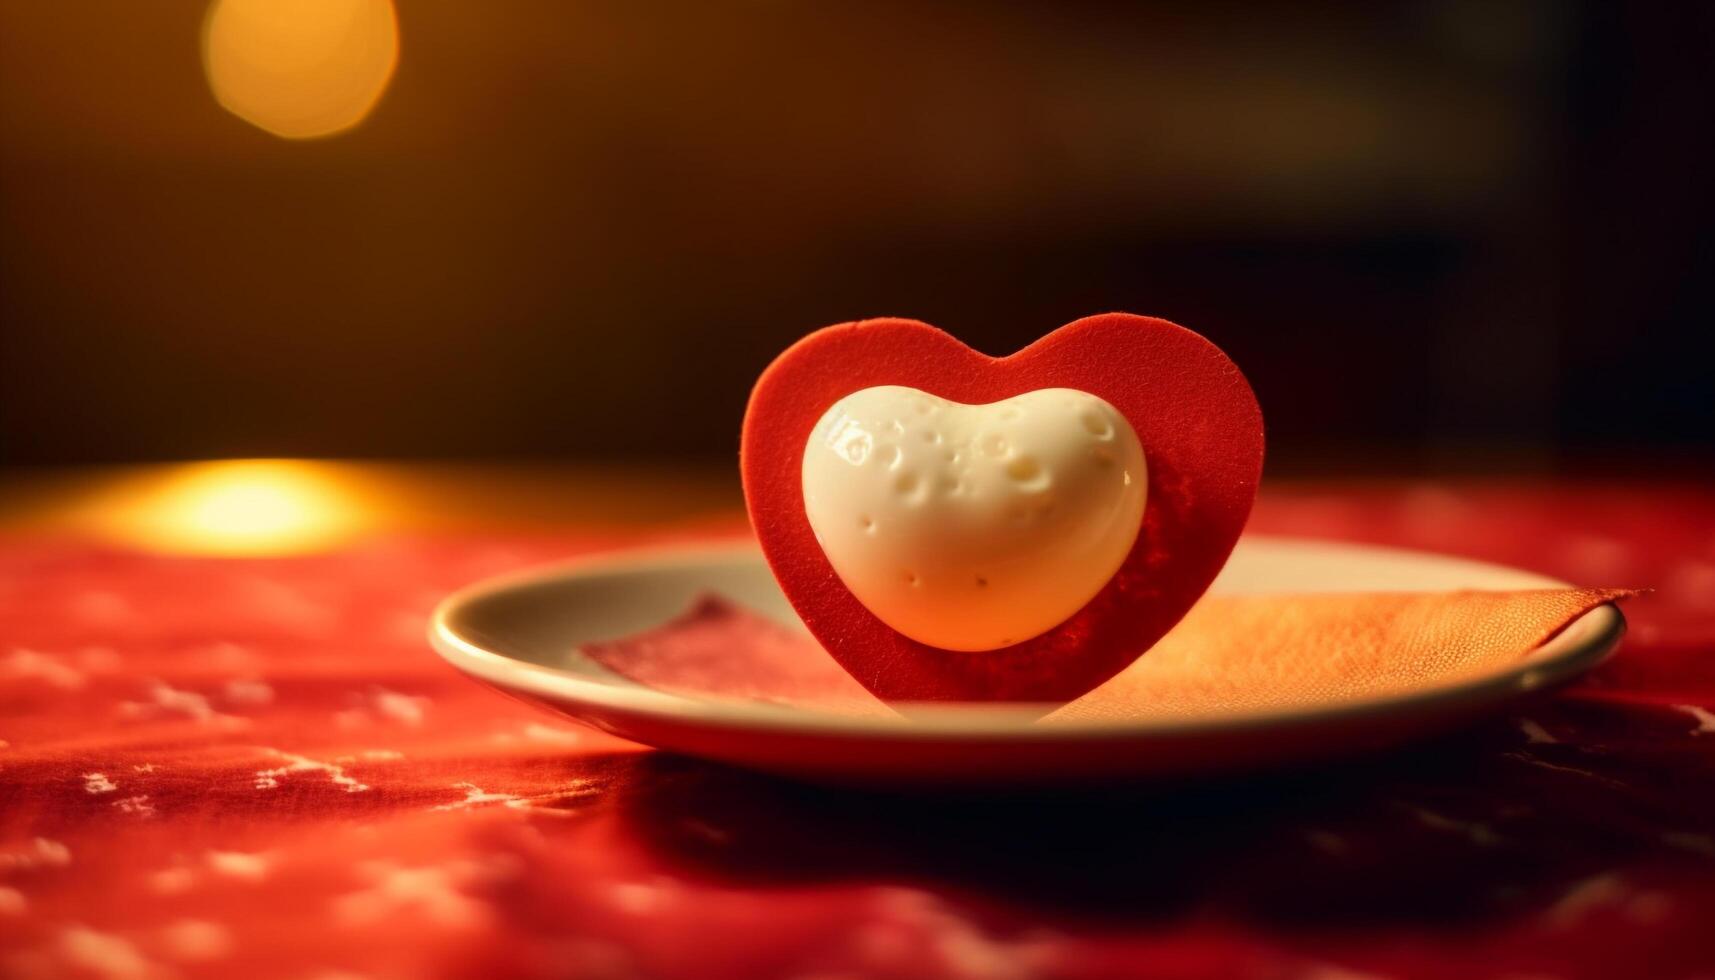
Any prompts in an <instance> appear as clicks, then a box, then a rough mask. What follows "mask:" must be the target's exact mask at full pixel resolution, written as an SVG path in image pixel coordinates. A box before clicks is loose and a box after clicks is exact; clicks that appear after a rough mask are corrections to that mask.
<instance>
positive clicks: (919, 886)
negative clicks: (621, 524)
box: [0, 485, 1715, 980]
mask: <svg viewBox="0 0 1715 980" xmlns="http://www.w3.org/2000/svg"><path fill="white" fill-rule="evenodd" d="M1702 489H1703V488H1697V487H1690V486H1682V487H1680V488H1678V489H1660V488H1656V489H1651V488H1647V487H1636V488H1625V487H1588V486H1586V487H1577V488H1565V489H1546V488H1543V487H1532V486H1516V487H1508V486H1495V485H1484V486H1474V485H1467V486H1430V485H1420V486H1400V485H1387V486H1375V487H1370V488H1363V487H1352V486H1346V487H1330V488H1327V489H1326V490H1318V489H1315V488H1309V487H1300V488H1297V489H1291V490H1287V491H1282V492H1277V493H1274V494H1272V495H1266V496H1265V498H1264V500H1263V501H1262V502H1261V503H1260V505H1259V512H1258V515H1257V517H1256V519H1255V520H1254V522H1253V527H1254V528H1256V529H1259V530H1267V531H1274V532H1288V533H1299V534H1310V535H1319V536H1327V537H1335V538H1342V539H1348V540H1361V541H1372V542H1380V543H1388V544H1397V545H1404V546H1411V547H1421V548H1429V549H1433V550H1439V551H1446V552H1453V553H1459V554H1465V555H1471V556H1475V557H1480V558H1488V559H1494V560H1499V561H1505V562H1509V563H1513V564H1517V565H1522V566H1524V567H1528V568H1532V569H1536V570H1540V571H1543V572H1547V573H1550V574H1555V575H1558V576H1561V577H1564V578H1567V579H1570V580H1573V581H1576V582H1578V583H1580V584H1592V585H1653V586H1655V587H1657V588H1658V589H1659V592H1658V593H1657V594H1655V595H1653V596H1649V597H1646V598H1644V599H1641V600H1639V601H1637V602H1635V603H1633V604H1631V605H1629V606H1628V613H1629V616H1630V618H1631V621H1632V631H1631V634H1630V636H1629V637H1628V639H1627V641H1626V643H1625V646H1624V648H1623V650H1622V652H1621V654H1620V655H1619V656H1618V657H1617V658H1616V659H1615V660H1613V661H1611V662H1610V663H1609V664H1608V665H1607V666H1604V667H1603V668H1601V669H1600V670H1599V671H1598V672H1597V674H1596V675H1595V676H1594V677H1592V678H1591V679H1590V680H1589V681H1587V682H1586V683H1583V684H1581V685H1580V686H1578V687H1576V688H1574V689H1572V690H1569V691H1566V692H1563V693H1561V694H1560V695H1558V696H1557V697H1555V698H1554V699H1553V700H1550V701H1546V702H1543V703H1540V704H1537V705H1535V706H1533V707H1531V708H1530V709H1528V711H1527V712H1526V713H1524V714H1521V715H1518V716H1516V717H1511V718H1506V719H1501V720H1497V721H1495V722H1493V723H1491V724H1488V725H1486V726H1484V727H1481V728H1479V729H1476V730H1472V731H1469V732H1466V733H1463V734H1461V735H1458V736H1456V737H1452V738H1448V739H1443V740H1441V741H1438V742H1436V743H1433V744H1430V745H1425V746H1421V747H1418V748H1416V749H1413V750H1410V751H1407V752H1402V753H1398V754H1393V755H1389V756H1386V757H1383V758H1375V759H1369V760H1366V761H1363V762H1359V763H1354V764H1347V765H1342V766H1339V767H1336V768H1329V769H1322V770H1317V771H1308V772H1306V771H1299V772H1291V773H1281V774H1276V775H1271V776H1266V777H1252V778H1247V779H1243V780H1230V781H1223V782H1217V783H1211V784H1201V785H1182V786H1174V787H1162V786H1146V787H1130V788H1123V787H1116V788H1114V789H1111V790H1108V791H1103V792H1080V793H1075V794H1064V793H1060V794H1048V793H1041V794H1023V795H1017V796H1012V797H1006V798H995V797H970V796H967V797H960V798H952V799H948V798H937V797H932V796H908V795H893V794H881V793H854V792H842V791H833V790H827V789H819V788H814V787H808V786H801V785H794V784H789V783H784V782H780V781H776V780H772V779H768V778H764V777H761V776H755V775H750V774H746V773H743V772H738V771H733V770H729V769H724V768H720V767H716V766H711V765H706V764H702V763H698V762H694V761H689V760H684V759H678V758H671V757H667V756H665V755H661V754H658V753H654V752H650V751H647V750H644V749H641V748H639V747H638V746H635V745H630V744H627V743H624V742H620V741H617V740H615V739H612V738H610V737H607V736H604V735H600V734H597V733H594V732H591V731H587V730H583V729H579V728H575V727H572V726H569V725H567V724H564V723H562V722H560V721H558V720H556V719H554V718H552V717H550V716H547V715H544V714H540V713H537V712H536V711H534V710H532V709H530V708H526V707H524V706H521V705H518V704H515V703H512V702H510V701H508V700H506V699H504V698H503V697H501V696H499V695H497V694H494V693H492V692H490V691H487V690H485V689H482V688H480V687H478V686H477V685H475V684H473V683H471V682H468V681H466V680H465V679H463V678H462V677H460V676H458V675H456V674H454V673H453V672H452V671H451V670H450V669H448V668H446V667H444V666H443V665H442V664H441V663H440V661H439V660H438V659H437V658H436V657H434V655H433V654H431V653H430V652H429V651H428V649H427V647H426V646H425V644H424V641H423V639H422V635H423V626H424V618H425V615H426V613H427V611H428V610H429V608H430V607H431V605H432V604H433V603H434V602H435V601H436V600H437V599H438V598H439V597H440V596H441V595H442V594H444V593H445V592H446V591H448V590H449V589H451V588H453V587H456V586H459V585H462V584H465V583H468V582H470V581H472V580H474V579H477V578H480V577H482V576H486V575H489V574H492V573H496V572H502V571H506V570H508V569H512V568H515V567H518V566H522V565H527V564H530V563H533V562H538V561H542V560H548V559H553V558H559V557H563V556H565V555H567V554H570V553H573V552H576V551H579V550H583V549H588V548H592V547H609V546H615V545H619V544H624V543H627V542H628V541H631V540H635V536H622V535H617V534H615V533H607V534H599V533H589V534H573V533H569V532H568V533H565V534H559V535H552V536H549V535H544V536H536V537H532V538H530V539H528V540H521V539H516V538H513V539H502V538H498V537H489V538H481V539H477V538H472V537H468V536H465V537H447V536H438V537H436V536H424V537H414V538H399V537H394V538H390V539H386V540H375V541H370V542H368V543H365V544H363V545H361V546H357V547H353V548H350V549H347V550H342V551H340V552H337V553H332V554H323V555H317V556H311V557H298V558H290V559H270V560H262V559H230V558H229V559H213V558H198V559H187V558H171V557H164V556H158V555H146V554H139V553H123V552H116V551H113V550H104V549H102V548H99V547H95V546H92V545H89V544H78V543H75V542H68V541H49V540H41V539H34V538H17V539H14V540H11V541H9V542H6V543H4V544H0V740H3V741H0V937H3V938H0V973H4V974H6V975H8V976H58V975H70V976H81V975H90V976H99V977H170V976H187V977H194V976H261V977H273V976H279V977H301V978H318V977H319V978H323V980H334V978H359V977H367V978H375V980H381V978H387V977H411V976H425V975H448V976H464V975H471V976H476V975H485V976H528V977H710V978H720V977H776V976H778V977H794V978H835V977H860V976H879V977H901V978H916V977H966V978H1025V977H1093V976H1113V975H1117V976H1148V977H1169V978H1172V977H1204V976H1239V977H1254V978H1275V977H1281V978H1287V977H1305V978H1321V980H1336V978H1344V980H1355V978H1364V977H1419V976H1435V977H1443V976H1444V977H1460V978H1467V977H1494V978H1514V980H1522V978H1527V977H1567V978H1574V977H1694V976H1704V977H1715V502H1712V501H1715V495H1710V494H1706V493H1703V492H1702Z"/></svg>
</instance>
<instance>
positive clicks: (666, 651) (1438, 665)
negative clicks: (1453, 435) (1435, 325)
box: [580, 589, 1636, 724]
mask: <svg viewBox="0 0 1715 980" xmlns="http://www.w3.org/2000/svg"><path fill="white" fill-rule="evenodd" d="M1635 594H1636V593H1635V592H1633V591H1629V590H1619V589H1542V590H1531V591H1519V592H1445V593H1361V594H1342V595H1268V596H1222V597H1215V596H1210V597H1205V598H1204V599H1203V600H1202V601H1201V602H1199V603H1198V604H1197V605H1196V606H1195V607H1193V608H1192V610H1191V612H1190V613H1189V614H1188V615H1187V616H1186V617H1185V619H1184V620H1182V621H1181V622H1180V623H1179V625H1177V626H1175V627H1174V628H1173V630H1172V632H1170V633H1168V634H1167V636H1166V637H1164V638H1163V639H1162V640H1161V642H1160V643H1158V644H1156V646H1155V647H1154V648H1153V649H1151V650H1150V651H1149V652H1148V653H1146V654H1144V655H1143V656H1142V657H1140V658H1138V660H1137V661H1136V662H1135V663H1133V664H1132V665H1131V666H1130V667H1127V668H1126V669H1125V670H1123V671H1121V672H1120V673H1119V674H1118V675H1116V676H1115V677H1114V678H1112V679H1111V680H1109V681H1108V682H1107V683H1105V684H1103V685H1102V686H1101V687H1098V688H1096V689H1095V690H1093V691H1091V692H1090V693H1088V694H1086V695H1084V696H1083V697H1081V698H1079V699H1077V700H1076V701H1073V702H1071V703H1069V704H1066V705H1064V706H1062V707H1060V708H1059V709H1057V710H1056V711H1054V712H1053V713H1052V714H1049V715H1048V716H1047V717H1045V718H1044V719H1043V723H1045V724H1053V723H1055V722H1056V721H1063V720H1080V719H1092V718H1102V719H1126V720H1148V719H1155V718H1161V719H1167V718H1186V717H1210V716H1219V715H1226V716H1231V715H1235V714H1250V713H1262V712H1267V711H1272V710H1278V709H1285V708H1295V707H1304V706H1309V705H1326V704H1332V703H1339V702H1343V701H1357V700H1364V699H1369V698H1376V697H1385V696H1387V695H1390V694H1397V693H1401V692H1404V691H1407V690H1421V689H1423V688H1427V687H1436V686H1441V685H1445V684H1451V683H1455V682H1457V681H1459V680H1463V679H1467V678H1470V677H1472V676H1476V675H1481V674H1485V673H1495V672H1500V671H1503V670H1506V669H1507V668H1509V667H1511V666H1513V665H1516V664H1517V663H1518V662H1519V661H1520V660H1522V659H1523V658H1524V657H1525V656H1526V655H1528V654H1529V653H1530V652H1531V651H1532V650H1534V649H1536V648H1537V647H1539V646H1541V645H1542V644H1543V643H1545V642H1547V641H1548V640H1549V639H1550V638H1551V637H1553V636H1554V635H1555V634H1556V633H1558V632H1559V631H1560V630H1562V629H1564V628H1565V627H1566V625H1567V624H1568V623H1570V622H1572V620H1574V619H1576V618H1578V617H1579V616H1580V615H1582V614H1583V613H1585V612H1587V611H1589V610H1590V609H1592V608H1594V607H1595V606H1597V605H1600V604H1601V603H1604V602H1612V601H1616V600H1619V599H1624V598H1627V597H1629V596H1632V595H1635ZM580 652H581V653H583V654H584V655H585V656H587V657H589V658H591V659H593V660H595V661H597V662H598V663H600V664H602V665H603V666H604V667H606V668H608V669H609V670H611V671H613V672H615V673H617V674H620V675H622V676H624V677H627V678H629V679H631V680H633V681H635V682H636V683H639V684H642V685H645V686H647V687H652V688H656V689H658V690H662V691H666V692H668V693H674V694H683V695H687V696H693V697H708V696H716V697H727V698H740V699H744V700H758V701H767V702H774V703H780V704H789V705H793V706H796V707H801V708H813V709H816V710H820V711H828V712H834V713H839V714H847V715H852V714H863V715H884V714H890V713H891V712H890V711H889V709H887V708H886V707H885V706H883V704H882V703H881V702H880V701H878V700H877V699H876V698H875V696H874V695H872V694H870V693H869V692H868V691H867V690H865V689H864V688H863V687H862V686H861V685H859V684H858V683H857V682H856V681H855V680H853V679H852V678H851V675H849V674H847V673H846V672H845V671H844V670H843V669H841V667H840V666H839V665H838V664H836V663H835V662H834V660H833V658H831V657H829V656H828V654H827V652H826V651H824V650H823V649H822V648H821V647H820V646H818V645H817V644H816V641H815V640H813V639H811V638H810V636H809V635H808V634H806V633H804V632H802V631H801V630H794V629H789V628H787V627H784V626H781V625H780V624H778V623H775V622H773V621H771V620H768V619H766V618H764V617H762V616H759V615H757V614H755V613H752V612H750V611H748V610H746V609H743V608H740V607H738V606H735V605H733V604H731V603H729V602H727V601H725V600H723V599H720V598H716V597H707V598H704V599H702V600H700V601H699V602H698V603H697V604H696V605H695V606H693V607H692V608H691V609H690V610H688V611H687V612H686V613H685V614H684V615H682V616H680V617H679V618H677V619H675V620H673V621H671V622H669V623H666V624H664V625H663V626H661V627H659V628H657V629H654V630H650V631H648V632H646V633H642V634H638V635H637V636H632V637H627V638H625V639H621V640H615V641H611V642H607V643H599V644H590V645H588V646H586V647H583V648H582V649H581V650H580Z"/></svg>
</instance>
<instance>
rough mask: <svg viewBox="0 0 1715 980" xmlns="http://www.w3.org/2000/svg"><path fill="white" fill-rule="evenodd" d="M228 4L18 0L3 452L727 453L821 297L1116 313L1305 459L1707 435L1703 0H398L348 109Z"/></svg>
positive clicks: (1653, 441) (1708, 101) (3, 89)
mask: <svg viewBox="0 0 1715 980" xmlns="http://www.w3.org/2000/svg"><path fill="white" fill-rule="evenodd" d="M280 6H281V7H283V8H290V7H291V6H292V5H290V4H286V5H280ZM384 6H385V4H383V7H384ZM208 10H209V5H208V4H207V3H203V2H152V3H128V2H120V0H107V2H93V0H55V2H52V3H47V2H43V3H31V2H12V3H6V4H4V5H0V208H3V215H0V217H3V221H0V458H3V459H4V460H5V462H6V463H8V464H10V465H15V466H16V465H26V464H50V463H80V462H117V461H132V460H157V459H193V458H207V457H228V456H336V457H339V456H362V457H368V456H385V457H435V458H446V457H460V458H463V457H480V458H522V459H547V460H559V459H568V458H572V459H609V458H616V459H617V458H623V459H638V458H651V459H674V460H687V459H693V458H695V459H719V458H723V457H730V456H731V454H732V453H733V452H734V451H735V447H736V441H737V430H738V424H739V420H740V417H741V415H742V411H743V405H744V399H745V397H746V394H747V390H748V386H749V384H750V382H751V381H752V379H753V378H754V377H755V376H756V374H757V372H758V371H759V370H760V369H761V368H762V367H763V366H764V365H765V364H766V363H767V362H768V361H769V359H770V358H771V357H773V356H774V354H776V353H777V352H778V351H779V350H780V349H782V348H783V347H785V346H786V345H787V344H788V343H790V342H791V341H792V340H793V339H794V338H796V337H797V336H799V335H801V334H803V333H804V332H806V331H808V330H810V329H812V328H815V327H818V326H821V325H824V324H827V323H831V322H836V321H841V320H849V319H854V318H859V317H867V316H875V315H900V316H912V317H918V318H921V319H925V320H929V321H931V322H933V323H936V324H937V325H940V326H943V327H945V328H947V329H949V330H951V331H953V332H954V333H955V334H957V335H959V336H960V337H961V338H963V339H965V340H966V341H967V342H969V343H971V344H973V345H974V346H976V347H979V348H981V349H983V350H987V351H989V352H991V353H1003V352H1007V351H1010V350H1012V349H1014V348H1016V347H1018V346H1021V345H1022V344H1024V343H1026V342H1028V341H1030V340H1032V339H1034V338H1035V337H1037V336H1039V335H1040V334H1042V333H1044V332H1046V331H1047V330H1049V329H1051V328H1053V327H1055V326H1058V325H1059V324H1061V323H1063V322H1065V321H1067V320H1070V319H1073V318H1076V317H1078V316H1081V315H1084V314H1088V313H1094V312H1102V311H1108V310H1130V311H1135V312H1140V313H1149V314H1156V315H1160V316H1165V317H1168V318H1170V319H1174V320H1177V321H1180V322H1182V323H1184V324H1186V325H1188V326H1191V327H1193V328H1195V329H1197V330H1199V331H1202V332H1203V333H1205V334H1207V335H1209V336H1210V337H1212V338H1213V339H1214V340H1215V341H1216V342H1218V343H1219V344H1221V345H1222V346H1223V347H1225V348H1226V349H1227V350H1228V351H1229V352H1230V353H1231V354H1232V355H1233V356H1234V358H1235V359H1236V360H1237V361H1238V362H1239V363H1240V365H1241V366H1242V367H1243V368H1244V369H1245V371H1246V372H1247V373H1248V374H1249V376H1250V377H1251V379H1252V381H1253V383H1254V384H1255V386H1256V388H1257V390H1258V393H1259V395H1260V397H1261V399H1262V402H1263V406H1264V410H1265V412H1266V413H1267V417H1268V420H1269V428H1270V433H1271V463H1270V466H1271V471H1272V472H1275V473H1292V472H1306V471H1313V472H1321V471H1327V470H1338V471H1354V470H1356V471H1363V470H1366V469H1375V470H1382V471H1398V470H1405V471H1436V470H1447V469H1453V470H1468V469H1477V470H1483V469H1496V470H1516V469H1533V470H1541V471H1548V472H1556V471H1559V470H1563V469H1567V470H1570V469H1576V468H1578V467H1581V466H1585V465H1614V466H1623V465H1632V464H1631V463H1630V462H1629V461H1633V460H1637V459H1647V460H1649V463H1648V465H1650V466H1656V467H1669V468H1672V467H1680V466H1685V467H1699V466H1702V465H1705V464H1706V463H1707V462H1708V460H1709V458H1710V449H1711V438H1712V437H1711V434H1712V432H1715V366H1712V361H1711V345H1710V342H1709V340H1708V339H1707V335H1708V331H1709V329H1710V327H1711V325H1712V324H1715V301H1712V299H1711V294H1710V285H1711V273H1712V272H1715V253H1712V242H1715V236H1712V235H1711V228H1712V227H1715V226H1712V218H1715V207H1712V204H1715V192H1712V186H1715V179H1712V175H1715V140H1712V138H1711V133H1712V132H1715V68H1712V64H1715V5H1712V4H1704V3H1688V4H1664V3H1663V4H1607V3H1602V4H1597V3H1548V2H1516V3H1515V2H1508V3H1494V2H1486V0H1470V2H1454V3H1423V2H1418V3H1374V4H1349V5H1348V4H1325V3H1309V4H1294V5H1290V6H1288V5H1279V6H1275V5H1268V6H1262V5H1258V6H1225V5H1216V4H1183V5H1141V4H1130V3H1115V4H1092V3H1039V4H1028V5H1026V4H1004V5H1003V4H996V3H954V4H925V3H905V2H901V3H877V2H869V3H861V4H840V5H836V4H823V3H787V2H779V0H747V2H721V3H709V2H677V3H675V2H663V3H632V2H578V3H552V2H539V3H525V2H505V3H501V2H495V3H466V2H454V0H445V2H428V0H409V2H405V3H401V4H399V5H398V18H397V24H398V29H397V38H398V49H397V50H398V55H397V69H396V71H395V72H394V73H393V75H392V77H391V80H390V81H389V82H387V84H386V87H385V89H384V91H383V92H382V94H381V96H380V98H379V101H378V102H377V103H376V104H375V105H374V107H373V110H372V111H371V112H369V114H368V116H367V118H366V119H364V120H363V121H362V122H361V124H359V125H356V126H355V127H354V128H350V129H348V130H346V131H344V132H340V133H337V134H335V135H331V136H327V137H324V138H320V139H287V138H282V137H281V136H279V135H275V134H274V133H271V132H269V131H267V129H265V128H262V127H261V126H260V125H255V124H252V123H251V122H247V121H246V120H245V119H244V118H240V115H238V114H235V113H234V112H232V111H228V110H227V109H226V108H223V106H222V101H223V99H217V97H216V93H215V92H214V91H212V90H211V73H212V72H214V71H215V69H214V68H213V67H212V66H213V62H212V61H208V62H207V64H208V66H209V67H206V68H205V60H206V59H205V56H204V54H203V53H202V50H203V45H204V42H203V41H202V40H201V39H202V38H203V37H204V22H205V16H206V15H207V13H208ZM282 16H285V15H282ZM288 26H289V25H288ZM210 43H212V42H210ZM364 43H366V44H367V43H370V42H368V41H365V42H364ZM240 54H241V55H242V54H243V52H240ZM211 57H212V56H211ZM239 61H240V62H242V61H243V59H242V58H240V59H239ZM241 67H242V65H241ZM313 67H314V66H312V68H313ZM287 94H288V95H289V94H290V93H287ZM234 98H236V97H234ZM224 101H231V99H230V98H229V99H225V100H224ZM1603 461H1606V463H1604V462H1603Z"/></svg>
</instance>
